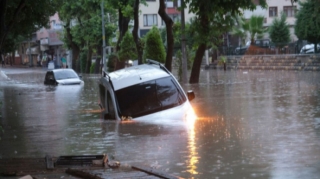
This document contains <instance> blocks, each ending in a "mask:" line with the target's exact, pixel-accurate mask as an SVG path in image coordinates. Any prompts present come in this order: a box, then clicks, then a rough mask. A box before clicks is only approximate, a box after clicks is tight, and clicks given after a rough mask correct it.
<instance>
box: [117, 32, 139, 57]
mask: <svg viewBox="0 0 320 179" xmlns="http://www.w3.org/2000/svg"><path fill="white" fill-rule="evenodd" d="M130 59H132V60H135V59H137V48H136V44H135V42H134V39H133V36H132V34H131V33H130V32H129V31H127V32H126V34H125V35H124V37H123V39H122V41H121V43H120V51H119V60H120V61H122V62H124V61H127V60H130Z"/></svg>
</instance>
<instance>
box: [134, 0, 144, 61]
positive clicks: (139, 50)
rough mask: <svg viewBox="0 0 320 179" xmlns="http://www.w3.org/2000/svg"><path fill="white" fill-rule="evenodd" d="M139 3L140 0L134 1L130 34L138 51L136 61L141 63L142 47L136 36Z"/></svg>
mask: <svg viewBox="0 0 320 179" xmlns="http://www.w3.org/2000/svg"><path fill="white" fill-rule="evenodd" d="M139 4H140V0H135V2H134V27H133V30H132V36H133V39H134V42H135V43H136V48H137V52H138V63H139V64H142V54H143V49H142V44H141V40H140V38H139V36H138V28H139Z"/></svg>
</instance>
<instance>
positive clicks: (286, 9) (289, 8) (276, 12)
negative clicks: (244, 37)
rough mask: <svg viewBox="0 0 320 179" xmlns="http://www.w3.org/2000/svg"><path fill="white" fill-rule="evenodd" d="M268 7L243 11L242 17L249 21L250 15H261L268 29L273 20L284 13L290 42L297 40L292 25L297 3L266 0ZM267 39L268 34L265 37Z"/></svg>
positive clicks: (283, 0) (286, 0) (289, 0)
mask: <svg viewBox="0 0 320 179" xmlns="http://www.w3.org/2000/svg"><path fill="white" fill-rule="evenodd" d="M267 4H268V7H267V8H266V9H263V8H261V6H258V7H257V9H256V10H254V11H249V10H245V11H244V17H245V18H246V19H249V18H250V17H251V16H252V15H261V16H264V17H265V21H264V25H265V27H269V26H270V25H271V24H272V21H273V19H275V18H277V17H280V16H281V13H282V12H283V13H285V14H286V16H287V23H288V25H289V27H290V28H289V29H290V33H291V40H292V41H296V40H298V39H297V37H296V36H295V34H294V24H295V20H296V19H295V13H296V9H299V4H298V3H293V4H292V3H291V0H267ZM265 37H266V38H268V34H266V36H265Z"/></svg>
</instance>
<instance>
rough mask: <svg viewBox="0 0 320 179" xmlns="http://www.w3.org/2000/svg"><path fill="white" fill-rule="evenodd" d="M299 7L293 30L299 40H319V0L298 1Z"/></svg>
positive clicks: (315, 41)
mask: <svg viewBox="0 0 320 179" xmlns="http://www.w3.org/2000/svg"><path fill="white" fill-rule="evenodd" d="M299 4H300V6H301V8H300V9H299V11H298V13H297V14H296V25H295V27H294V31H295V34H296V36H297V37H298V38H299V39H300V40H308V41H309V42H311V43H314V44H317V43H319V42H320V8H319V7H320V1H317V0H307V1H305V2H299Z"/></svg>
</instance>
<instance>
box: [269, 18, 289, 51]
mask: <svg viewBox="0 0 320 179" xmlns="http://www.w3.org/2000/svg"><path fill="white" fill-rule="evenodd" d="M286 19H287V17H286V15H285V14H284V13H281V17H280V18H275V19H274V20H273V21H272V24H271V26H270V27H269V35H270V39H271V41H272V42H273V43H274V44H275V45H276V46H277V47H279V48H282V47H284V46H285V45H287V43H289V42H290V30H289V26H288V24H287V22H286Z"/></svg>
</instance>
